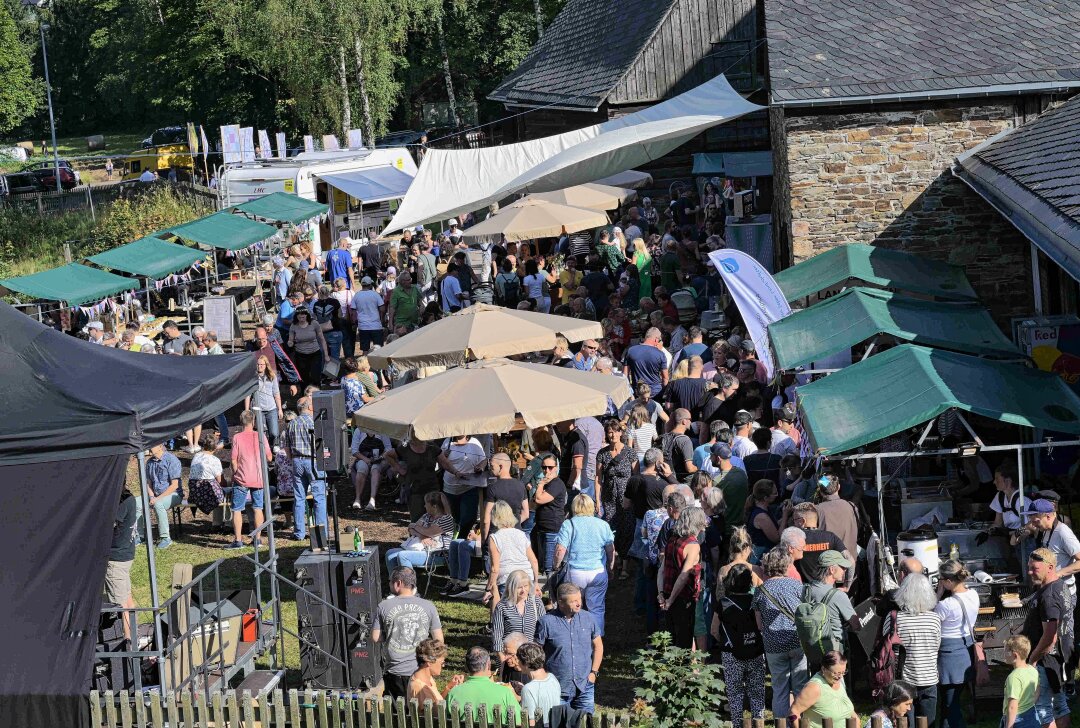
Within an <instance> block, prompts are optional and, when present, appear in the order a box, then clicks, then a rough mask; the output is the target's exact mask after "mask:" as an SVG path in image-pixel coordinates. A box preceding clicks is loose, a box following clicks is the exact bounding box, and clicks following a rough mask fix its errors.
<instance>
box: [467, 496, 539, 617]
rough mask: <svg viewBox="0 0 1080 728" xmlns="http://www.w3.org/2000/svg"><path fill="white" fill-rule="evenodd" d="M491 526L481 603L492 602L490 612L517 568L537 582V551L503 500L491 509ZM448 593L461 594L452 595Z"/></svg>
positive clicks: (496, 605)
mask: <svg viewBox="0 0 1080 728" xmlns="http://www.w3.org/2000/svg"><path fill="white" fill-rule="evenodd" d="M491 525H492V526H493V527H494V528H495V531H493V532H492V534H491V535H490V536H488V556H489V558H490V559H491V566H490V567H488V583H487V591H486V592H485V593H484V600H483V601H484V603H485V604H487V603H488V602H489V601H490V603H491V609H492V611H494V610H495V608H496V607H498V606H499V602H500V601H501V600H502V598H503V594H502V591H503V588H504V587H505V586H506V582H507V580H508V579H509V578H510V575H511V574H512V573H514V572H515V571H518V570H519V569H520V570H522V571H527V572H528V573H531V574H532V576H533V578H532V583H533V584H536V583H537V582H538V580H539V576H540V567H539V565H538V564H537V562H536V554H535V553H533V550H532V546H531V545H529V537H528V536H526V535H525V532H524V531H522V530H521V529H520V528H518V527H517V525H518V517H517V516H515V515H514V510H513V509H512V508H511V507H510V504H509V503H507V502H506V501H495V505H494V506H493V507H492V509H491ZM450 596H452V597H453V596H460V594H451V595H450Z"/></svg>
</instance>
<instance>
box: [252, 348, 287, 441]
mask: <svg viewBox="0 0 1080 728" xmlns="http://www.w3.org/2000/svg"><path fill="white" fill-rule="evenodd" d="M255 372H256V375H255V379H256V381H257V382H258V385H257V387H256V389H255V392H254V393H253V394H252V396H251V397H249V398H248V399H245V400H244V409H252V406H251V405H254V408H256V409H258V410H260V411H261V412H262V420H263V428H264V429H265V431H266V438H267V440H269V441H270V446H271V447H273V446H274V443H275V442H276V441H277V439H278V435H280V434H281V418H282V416H283V414H284V410H283V409H282V407H281V388H280V387H279V386H278V381H277V377H276V376H275V375H274V369H273V367H271V366H270V360H269V359H267V358H266V356H265V355H260V356H259V358H258V359H256V360H255ZM252 399H254V401H252Z"/></svg>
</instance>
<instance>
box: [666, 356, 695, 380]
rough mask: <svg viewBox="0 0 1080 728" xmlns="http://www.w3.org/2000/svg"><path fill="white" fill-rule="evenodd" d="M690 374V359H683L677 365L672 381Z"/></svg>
mask: <svg viewBox="0 0 1080 728" xmlns="http://www.w3.org/2000/svg"><path fill="white" fill-rule="evenodd" d="M688 376H690V360H689V359H683V360H682V361H680V362H679V363H678V364H677V365H676V366H675V372H674V373H673V374H672V375H671V381H673V382H677V381H679V380H680V379H686V378H687V377H688Z"/></svg>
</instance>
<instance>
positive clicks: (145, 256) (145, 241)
mask: <svg viewBox="0 0 1080 728" xmlns="http://www.w3.org/2000/svg"><path fill="white" fill-rule="evenodd" d="M205 257H206V253H205V252H203V251H201V250H196V249H195V248H189V247H187V246H186V245H177V244H176V243H170V242H168V241H165V240H162V239H161V238H155V237H152V236H151V237H146V238H139V239H138V240H136V241H134V242H131V243H128V244H127V245H121V246H120V247H119V248H113V249H112V250H108V251H105V252H104V253H98V254H97V255H92V256H90V257H89V258H87V260H90V261H93V262H94V263H97V264H98V265H100V266H102V267H103V268H110V269H112V270H119V271H123V272H124V273H131V274H132V275H137V276H146V277H147V278H164V277H165V276H167V275H169V274H170V273H176V272H177V271H181V270H184V269H186V268H190V267H191V264H192V263H194V262H195V261H197V260H202V259H203V258H205Z"/></svg>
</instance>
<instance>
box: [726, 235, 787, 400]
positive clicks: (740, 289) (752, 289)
mask: <svg viewBox="0 0 1080 728" xmlns="http://www.w3.org/2000/svg"><path fill="white" fill-rule="evenodd" d="M709 261H710V262H711V263H712V264H713V265H714V266H716V270H718V271H720V277H721V278H723V279H724V283H725V285H727V289H728V292H729V293H731V298H732V300H734V301H735V305H736V306H737V307H738V309H739V313H740V314H742V317H743V323H745V324H746V332H747V333H748V334H749V335H750V339H751V340H752V341H753V342H754V348H755V349H757V356H758V359H760V360H761V361H762V362H764V363H765V371H766V372H767V373H768V376H769V379H770V380H771V379H772V378H773V376H774V375H775V373H776V357H775V356H774V355H773V349H772V342H771V341H770V340H769V324H771V323H772V322H773V321H779V320H780V319H782V318H784V317H785V316H787V315H788V314H789V313H791V306H789V305H788V302H787V299H786V298H785V297H784V294H783V292H782V291H781V290H780V286H778V285H776V281H775V280H773V277H772V276H771V275H770V274H769V271H767V270H765V268H764V267H763V266H762V265H761V263H758V262H757V261H756V260H754V258H752V257H751V256H749V255H747V254H746V253H743V252H742V251H739V250H732V249H730V248H724V249H723V250H714V251H713V252H711V253H709Z"/></svg>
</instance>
